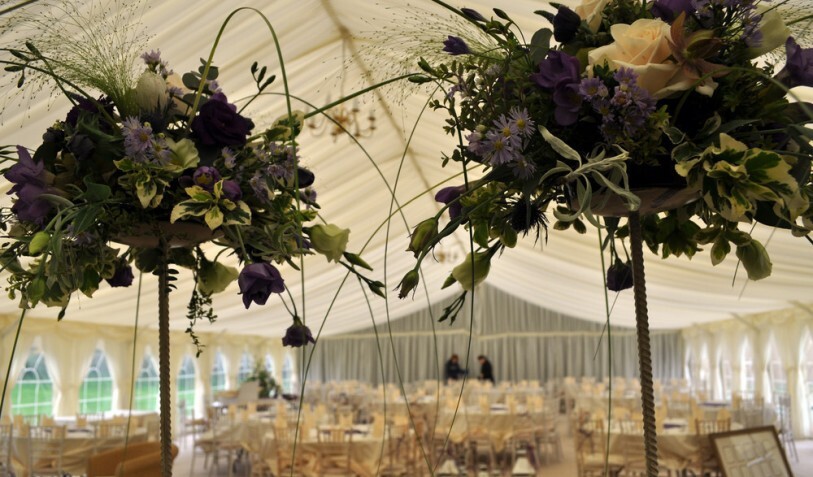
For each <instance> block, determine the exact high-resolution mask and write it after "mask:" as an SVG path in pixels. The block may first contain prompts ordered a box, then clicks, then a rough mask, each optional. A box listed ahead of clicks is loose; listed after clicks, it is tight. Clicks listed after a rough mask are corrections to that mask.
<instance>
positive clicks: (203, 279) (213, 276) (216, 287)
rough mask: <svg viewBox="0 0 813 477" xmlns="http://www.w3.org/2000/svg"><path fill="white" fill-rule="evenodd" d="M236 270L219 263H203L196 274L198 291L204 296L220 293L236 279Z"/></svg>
mask: <svg viewBox="0 0 813 477" xmlns="http://www.w3.org/2000/svg"><path fill="white" fill-rule="evenodd" d="M237 275H238V272H237V269H236V268H234V267H227V266H226V265H223V264H222V263H219V262H209V261H205V262H203V263H202V264H201V267H200V272H199V273H198V291H200V292H201V293H203V294H206V295H213V294H215V293H220V292H222V291H223V290H225V289H226V287H228V286H229V284H230V283H231V282H233V281H234V280H236V279H237Z"/></svg>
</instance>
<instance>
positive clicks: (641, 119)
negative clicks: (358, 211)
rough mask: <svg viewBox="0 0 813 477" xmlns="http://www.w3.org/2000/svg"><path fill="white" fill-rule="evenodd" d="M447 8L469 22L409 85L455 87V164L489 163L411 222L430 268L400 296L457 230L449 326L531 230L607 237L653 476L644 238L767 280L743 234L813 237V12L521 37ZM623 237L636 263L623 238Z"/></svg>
mask: <svg viewBox="0 0 813 477" xmlns="http://www.w3.org/2000/svg"><path fill="white" fill-rule="evenodd" d="M435 3H437V4H440V5H441V6H443V7H444V8H446V9H448V10H450V11H452V12H454V13H455V14H457V15H458V16H459V18H462V19H464V20H465V21H463V22H460V23H459V24H458V25H459V26H458V27H457V28H456V31H446V32H442V33H443V34H444V37H443V38H439V39H438V40H437V42H436V43H434V44H433V45H428V46H427V49H430V48H432V47H434V48H435V51H434V52H429V53H427V55H426V56H425V57H424V58H421V59H420V61H419V66H420V68H421V69H422V70H423V74H422V75H419V76H416V77H413V78H412V81H413V82H417V83H433V84H435V85H437V86H438V87H439V88H440V89H441V90H442V91H443V93H444V94H443V95H442V97H440V99H436V100H434V101H433V102H432V103H431V106H432V107H433V108H434V109H436V110H442V111H444V112H445V113H446V114H447V115H448V119H447V125H446V126H445V129H446V131H447V132H448V133H449V134H450V135H452V136H453V137H454V138H455V139H456V140H457V141H458V146H457V147H456V148H455V149H454V150H452V151H451V152H449V153H448V154H446V155H444V157H443V161H444V164H447V163H448V164H456V165H459V166H461V167H462V168H463V169H464V170H470V169H471V168H472V167H476V166H478V165H479V166H481V167H482V174H481V175H479V176H478V177H477V178H476V179H472V180H469V179H468V175H466V176H464V177H466V180H465V181H464V182H463V183H462V184H459V185H456V186H453V187H447V188H444V189H442V190H440V191H438V192H437V195H436V196H435V198H436V200H437V201H439V202H441V203H443V204H444V206H443V207H442V209H441V211H440V212H439V213H438V214H436V215H435V216H433V217H430V218H428V219H426V220H425V221H423V222H421V223H420V224H419V225H418V226H417V227H416V228H415V231H414V233H413V234H412V237H411V243H410V247H409V250H410V251H412V252H413V253H414V254H415V257H416V258H417V263H416V266H415V269H414V270H412V271H410V272H408V273H407V274H406V276H405V277H404V279H403V280H402V282H401V289H400V294H401V296H402V297H405V296H407V295H408V294H409V293H410V292H411V291H412V290H413V289H414V288H415V287H416V286H417V284H418V280H419V275H418V266H419V265H420V262H421V261H422V260H424V259H425V258H426V257H427V256H431V253H432V250H433V248H434V247H435V246H436V245H437V244H438V243H440V241H441V240H443V238H444V237H447V236H449V235H451V234H452V233H454V232H455V231H456V230H457V229H458V228H460V227H464V228H465V229H467V230H468V232H469V234H470V237H471V240H472V243H473V245H474V249H473V250H472V252H471V253H470V254H469V255H468V256H467V257H466V259H465V260H463V262H462V263H460V264H459V265H457V266H456V267H455V268H454V269H453V270H452V272H451V274H450V276H449V278H448V280H447V281H446V284H445V286H451V285H452V284H454V283H459V285H460V286H461V287H462V288H463V293H462V295H461V296H460V297H459V298H458V300H456V301H455V302H454V303H453V304H452V305H451V306H450V307H449V308H447V309H446V310H445V313H444V315H443V317H442V318H441V319H446V318H449V317H452V318H454V316H455V314H456V313H457V312H458V311H459V310H460V307H462V305H463V298H464V297H465V295H466V293H468V292H469V291H471V290H473V289H474V287H475V286H476V285H477V284H478V283H480V282H482V281H483V280H485V279H486V277H487V275H488V272H489V268H490V264H491V260H492V259H493V258H494V257H495V256H497V254H498V253H500V252H502V251H503V250H505V249H507V248H512V247H514V246H515V245H516V243H517V238H518V235H526V234H529V233H531V234H535V235H536V236H537V238H539V236H540V235H544V236H545V237H547V232H548V227H549V224H550V222H551V221H553V228H554V229H556V230H562V229H568V228H573V229H575V230H576V231H578V232H580V233H584V232H585V231H586V225H585V221H589V222H590V223H592V224H594V225H596V226H597V227H600V228H602V229H604V230H605V231H606V233H607V235H608V237H607V238H606V240H605V241H604V243H605V246H606V247H608V248H609V250H610V252H611V254H612V260H613V263H612V266H610V267H609V269H608V270H607V277H606V278H607V280H606V285H607V287H608V288H609V289H611V290H622V289H624V288H630V287H633V281H634V285H635V298H636V300H635V301H636V314H637V318H638V324H639V341H640V344H641V346H640V347H639V354H640V356H639V357H640V360H641V367H640V368H641V370H642V388H643V389H642V395H643V399H644V414H645V418H646V421H647V423H646V434H647V436H646V440H647V448H648V455H649V459H648V468H649V475H657V458H656V456H657V452H656V448H655V425H654V402H653V396H652V376H651V365H650V362H649V337H648V325H647V319H646V296H645V290H644V280H643V254H642V250H641V249H642V243H646V244H647V246H648V247H649V248H650V249H651V250H652V251H653V252H656V253H660V254H661V255H662V256H663V257H664V258H666V257H669V256H681V255H686V256H689V257H692V256H693V255H694V254H695V253H697V252H698V251H700V250H701V249H702V248H710V251H709V252H710V256H711V261H712V263H713V264H718V263H720V262H721V261H722V260H724V259H725V258H726V256H728V255H729V254H730V252H732V251H734V252H735V254H736V256H737V259H738V260H740V262H741V263H742V265H743V267H744V268H745V270H746V272H747V274H748V277H749V278H751V279H753V280H758V279H762V278H765V277H767V276H768V275H770V273H771V262H770V258H769V256H768V253H767V251H766V249H765V247H764V246H763V245H762V244H760V243H759V242H758V241H757V240H756V239H754V238H753V237H751V235H750V234H749V230H748V228H747V227H742V226H743V225H747V224H752V223H754V222H760V223H763V224H767V225H769V226H772V227H779V228H782V229H787V230H788V231H789V233H792V234H794V235H797V236H800V237H805V238H806V239H807V240H808V241H810V235H809V234H810V231H811V229H813V208H812V207H811V203H812V202H813V183H811V174H810V173H811V157H813V148H811V144H810V140H811V138H813V133H811V129H808V128H807V127H806V125H807V124H809V123H810V122H812V121H813V105H809V104H806V103H803V102H796V101H793V98H792V97H790V98H789V97H788V94H787V93H788V91H789V89H791V88H793V87H795V86H800V85H805V86H813V50H811V49H807V48H802V47H800V46H799V44H798V43H797V41H796V40H795V39H794V38H793V37H792V36H791V35H790V31H789V29H788V25H792V24H793V23H795V22H797V21H799V20H806V19H807V18H808V17H807V16H806V15H808V13H807V12H805V11H804V10H801V11H798V12H796V13H795V14H794V13H793V12H792V11H791V13H790V16H788V15H785V14H783V11H784V9H785V8H787V7H788V5H787V2H781V1H777V2H770V3H768V2H759V1H757V0H734V1H729V0H693V1H690V0H658V1H655V2H647V1H639V0H586V1H585V2H584V3H583V4H581V5H580V6H578V7H576V9H575V10H572V9H570V8H568V7H566V6H560V5H556V4H553V6H554V10H555V11H547V10H546V11H538V12H536V13H537V14H538V15H540V23H542V22H543V20H548V22H550V24H551V25H552V28H551V27H545V28H541V29H540V30H539V31H537V32H536V33H534V34H533V35H529V36H523V35H522V34H521V32H519V31H518V29H517V26H516V24H515V22H514V21H513V20H512V18H511V17H510V16H509V14H508V13H506V12H504V11H503V10H499V9H494V12H493V15H494V16H490V17H487V16H486V15H483V14H481V13H480V12H477V11H475V10H472V9H467V8H463V9H460V10H458V9H456V8H454V7H451V6H450V5H448V4H446V3H445V2H442V1H435ZM452 24H453V23H449V25H452ZM441 42H442V43H441ZM441 49H442V50H443V52H445V53H446V54H447V56H446V57H443V56H441V55H439V54H438V53H439V52H440V50H441ZM771 52H774V53H775V54H774V56H763V55H765V54H767V53H771ZM779 56H784V58H786V62H785V65H784V66H782V65H781V61H779V60H776V58H777V57H779ZM464 174H465V173H464ZM444 215H445V216H448V221H444V222H445V225H444V226H442V227H441V226H440V224H441V221H442V219H443V217H444ZM597 215H605V216H607V217H605V218H604V220H603V222H602V221H601V220H600V219H599V218H597V217H596V216H597ZM627 237H629V238H630V242H631V251H632V259H631V260H630V258H629V257H626V256H621V255H622V254H623V252H622V253H619V252H617V251H616V250H617V248H616V246H615V243H616V241H617V240H624V239H626V238H627ZM618 249H619V250H620V249H621V247H618ZM624 250H626V248H624ZM633 266H634V268H635V270H634V273H631V268H632V267H633ZM633 277H634V280H633Z"/></svg>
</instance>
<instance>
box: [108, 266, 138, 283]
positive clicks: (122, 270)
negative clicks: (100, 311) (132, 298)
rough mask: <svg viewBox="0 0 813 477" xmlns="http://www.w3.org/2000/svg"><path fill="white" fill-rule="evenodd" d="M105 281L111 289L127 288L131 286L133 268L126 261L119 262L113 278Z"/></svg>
mask: <svg viewBox="0 0 813 477" xmlns="http://www.w3.org/2000/svg"><path fill="white" fill-rule="evenodd" d="M105 281H106V282H107V284H108V285H110V286H111V287H129V286H130V285H132V284H133V268H132V267H131V266H130V264H129V263H127V261H126V260H119V261H118V263H116V271H115V272H114V273H113V276H112V277H110V278H106V279H105Z"/></svg>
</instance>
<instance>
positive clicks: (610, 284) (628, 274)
mask: <svg viewBox="0 0 813 477" xmlns="http://www.w3.org/2000/svg"><path fill="white" fill-rule="evenodd" d="M628 288H632V266H630V263H629V262H627V263H624V262H622V261H620V260H618V259H616V261H615V263H614V264H612V265H610V268H608V269H607V289H608V290H610V291H615V292H618V291H621V290H626V289H628Z"/></svg>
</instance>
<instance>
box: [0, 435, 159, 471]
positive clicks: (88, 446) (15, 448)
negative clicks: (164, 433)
mask: <svg viewBox="0 0 813 477" xmlns="http://www.w3.org/2000/svg"><path fill="white" fill-rule="evenodd" d="M146 440H147V431H146V430H145V429H137V430H135V431H134V432H133V433H132V434H131V435H130V437H129V439H128V442H129V443H130V444H135V443H138V442H144V441H146ZM124 442H125V438H124V437H123V436H115V437H94V432H93V429H92V428H89V427H84V428H73V429H67V430H66V432H65V440H64V446H63V453H62V469H63V471H64V472H66V473H69V474H72V475H83V474H84V473H85V472H86V470H87V462H88V458H89V457H90V456H91V455H92V454H93V451H94V449H96V448H98V447H104V448H107V449H111V448H115V447H123V446H124ZM11 455H12V461H13V465H14V467H15V469H17V470H18V471H19V472H18V474H17V475H22V476H27V475H29V468H28V466H29V457H30V448H29V440H28V438H26V437H18V436H15V437H14V438H13V440H12V450H11Z"/></svg>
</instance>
